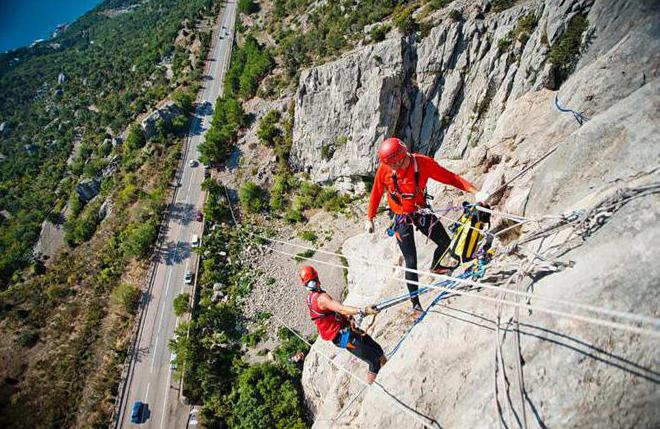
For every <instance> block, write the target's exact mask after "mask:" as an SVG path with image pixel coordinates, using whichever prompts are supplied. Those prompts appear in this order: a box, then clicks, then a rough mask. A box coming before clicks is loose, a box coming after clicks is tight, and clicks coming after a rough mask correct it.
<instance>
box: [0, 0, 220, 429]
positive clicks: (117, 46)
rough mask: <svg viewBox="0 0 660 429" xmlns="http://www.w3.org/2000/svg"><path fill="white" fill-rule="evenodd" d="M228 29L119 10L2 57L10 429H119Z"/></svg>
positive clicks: (1, 228)
mask: <svg viewBox="0 0 660 429" xmlns="http://www.w3.org/2000/svg"><path fill="white" fill-rule="evenodd" d="M216 16H217V4H216V2H213V1H205V0H204V1H193V2H182V1H165V2H158V4H156V3H155V2H136V1H131V0H127V1H123V0H111V1H106V2H103V3H101V4H100V5H99V6H98V7H96V8H95V9H93V10H92V11H90V12H89V13H87V14H85V15H84V16H83V17H81V18H80V19H78V20H77V21H76V22H74V23H72V24H71V25H70V26H69V27H68V28H67V29H66V30H65V31H63V32H61V33H60V34H59V35H58V36H57V37H55V38H53V39H50V40H48V41H45V42H42V43H40V44H37V45H35V46H33V47H30V48H21V49H17V50H14V51H11V52H9V53H7V54H4V55H2V56H0V93H2V94H3V95H2V97H0V123H1V124H2V125H1V128H2V129H1V131H0V144H1V146H2V148H1V149H0V152H2V161H0V189H2V191H1V192H0V207H1V209H2V221H1V222H0V250H1V255H0V284H1V286H0V332H1V336H0V374H2V379H1V381H0V425H2V427H7V428H18V427H31V428H36V427H102V426H107V425H108V424H109V422H110V419H111V417H112V413H113V410H114V406H115V399H116V395H117V386H118V385H119V382H120V375H121V372H122V365H123V364H124V361H125V359H126V353H127V350H128V346H129V343H130V339H131V333H132V332H133V324H134V322H135V320H136V319H135V313H136V310H137V308H138V303H139V300H140V297H141V295H140V293H141V292H140V289H141V288H142V286H143V284H144V281H145V279H146V278H147V273H148V269H149V262H150V258H151V257H152V255H153V254H154V253H153V251H152V247H153V245H154V242H155V240H156V238H157V236H158V232H159V224H160V222H161V220H162V219H163V217H164V213H165V208H166V207H167V204H168V202H169V199H170V196H171V192H172V190H171V186H170V184H171V183H172V180H173V179H174V177H175V174H176V172H177V170H178V168H179V165H178V164H179V163H180V162H179V159H180V154H181V149H182V143H183V141H184V139H183V137H184V136H185V132H186V130H187V128H188V124H189V122H190V111H191V109H192V103H193V100H194V97H195V95H196V92H197V89H198V87H199V85H200V83H201V77H202V71H203V68H204V58H205V57H206V53H207V52H208V49H209V42H210V29H211V26H212V23H213V20H214V19H215V17H216ZM165 107H167V108H168V109H169V110H168V112H169V115H166V114H165V113H163V109H164V108H165ZM154 115H155V116H154ZM149 118H152V119H151V121H149ZM145 119H146V122H143V120H145ZM156 119H158V120H157V121H156ZM148 125H151V128H149V126H148ZM40 236H41V238H42V240H41V241H40V245H37V246H36V248H35V245H36V244H37V241H38V238H39V237H40ZM51 239H52V240H51ZM49 241H51V242H52V244H53V245H52V246H49V245H48V243H47V242H49ZM44 243H46V244H44ZM44 249H48V250H47V251H44Z"/></svg>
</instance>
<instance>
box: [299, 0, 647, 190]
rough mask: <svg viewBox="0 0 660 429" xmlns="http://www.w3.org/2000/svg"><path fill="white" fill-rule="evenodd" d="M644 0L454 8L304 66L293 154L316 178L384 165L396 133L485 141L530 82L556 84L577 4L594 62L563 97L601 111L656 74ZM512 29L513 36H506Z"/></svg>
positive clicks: (461, 151)
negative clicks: (556, 57)
mask: <svg viewBox="0 0 660 429" xmlns="http://www.w3.org/2000/svg"><path fill="white" fill-rule="evenodd" d="M642 3H643V2H638V1H629V2H616V1H598V2H595V3H594V1H592V0H582V1H577V0H574V1H565V2H560V3H559V4H557V2H554V1H550V0H546V1H541V0H537V1H527V2H522V3H520V4H518V5H516V6H515V7H513V8H510V9H508V10H506V11H504V12H501V13H499V14H493V13H490V14H486V15H485V16H484V15H483V14H476V17H475V18H472V19H468V20H465V21H462V20H459V21H453V20H451V19H448V18H447V16H446V15H447V13H448V11H447V10H445V11H443V12H441V13H440V15H439V17H438V19H437V20H440V19H441V21H440V23H439V24H438V25H437V26H436V27H434V28H433V29H432V30H431V31H430V33H429V35H428V36H427V37H425V38H424V39H422V40H420V41H416V39H415V38H412V37H411V38H394V39H388V40H385V41H383V42H381V43H379V44H375V45H369V46H366V47H362V48H359V49H356V50H355V51H354V52H352V53H350V54H348V55H346V56H344V57H342V58H341V59H339V60H337V61H335V62H332V63H328V64H325V65H322V66H319V67H315V68H312V69H310V70H305V71H303V72H302V74H301V78H300V82H299V88H298V93H297V98H296V120H295V125H294V145H293V148H292V157H291V159H292V165H293V167H294V168H296V169H298V170H301V171H308V172H309V173H310V177H311V178H312V180H316V181H318V182H330V181H335V180H338V179H339V180H340V181H345V180H347V179H348V180H351V181H353V182H355V181H357V179H359V176H363V175H372V174H373V173H374V172H375V169H376V166H377V162H376V161H377V160H376V157H375V155H374V154H375V148H376V146H377V144H378V142H379V141H381V139H382V138H383V137H386V136H391V135H398V136H400V137H403V138H404V139H405V140H406V143H408V144H409V145H410V146H412V148H413V149H414V150H415V151H418V152H423V153H427V154H431V155H436V156H437V157H443V158H461V157H463V158H467V157H469V156H470V152H473V151H480V150H483V144H482V142H485V141H488V140H491V139H492V138H493V137H494V135H493V134H494V132H495V130H496V128H497V125H498V120H499V117H500V116H501V115H502V114H503V113H505V111H506V110H507V107H508V106H509V105H510V104H511V103H512V102H514V101H515V100H517V99H519V98H520V97H522V96H523V95H525V94H526V93H528V92H530V91H538V90H541V89H543V88H544V87H547V88H549V89H554V85H555V84H554V83H553V82H554V81H555V67H554V66H553V65H552V64H550V62H549V60H548V55H549V53H550V49H551V47H552V46H553V45H555V44H557V43H559V40H560V38H561V37H562V35H563V34H564V31H565V30H566V27H567V25H568V23H569V22H570V20H571V18H573V17H574V16H575V15H577V14H582V15H585V16H587V18H588V19H589V23H590V26H589V28H590V29H589V30H588V32H587V35H588V36H589V37H588V39H589V42H588V45H589V49H588V50H586V52H584V54H583V56H582V59H581V60H580V62H579V63H578V67H577V68H578V69H584V68H588V69H589V71H588V72H587V71H586V70H585V72H584V73H583V74H582V78H580V80H579V81H578V82H575V80H574V82H575V84H574V85H573V86H572V87H571V88H569V87H567V86H564V87H562V91H561V94H560V100H561V101H562V102H563V103H566V104H568V105H570V106H573V107H574V108H575V107H577V108H580V107H583V108H584V110H586V112H587V113H592V112H596V111H598V109H600V108H601V107H603V106H607V105H609V104H611V103H612V102H613V99H612V97H613V96H614V94H617V95H618V94H619V92H624V93H625V92H626V91H627V93H630V92H631V91H632V90H634V89H635V88H637V87H639V85H641V84H642V81H648V80H650V79H652V77H653V76H655V75H656V74H657V64H656V62H657V54H655V52H657V50H655V51H654V49H653V47H657V46H658V37H657V32H658V30H657V26H656V25H655V23H652V22H650V21H649V16H657V11H656V10H655V9H653V7H652V6H650V5H644V4H642ZM471 7H473V2H467V1H463V2H460V1H455V2H453V3H452V8H453V9H458V10H460V9H461V8H463V9H464V10H465V11H468V10H470V9H471ZM484 7H485V5H481V9H484ZM466 13H467V12H466ZM649 14H650V15H649ZM528 15H529V16H534V17H535V21H536V24H535V25H532V30H531V32H528V31H529V30H525V31H523V30H521V28H522V27H521V26H523V23H524V19H525V17H526V16H528ZM437 20H436V21H437ZM641 22H644V23H645V24H643V25H642V24H641ZM633 26H635V27H634V28H633ZM523 27H524V26H523ZM521 33H525V36H524V37H523V36H521ZM504 40H509V41H510V44H509V45H507V46H506V47H502V46H504V45H503V44H502V42H501V41H504ZM640 50H641V52H642V53H640ZM632 52H635V54H634V55H633V54H632ZM594 76H600V77H599V78H597V79H594V78H593V77H594ZM615 76H618V77H615ZM608 86H609V87H611V86H616V87H617V91H614V92H610V91H607V88H608ZM564 88H565V89H564ZM624 88H626V90H625V91H624ZM601 89H602V90H601ZM587 101H588V102H587ZM549 106H551V101H549ZM440 148H441V149H440Z"/></svg>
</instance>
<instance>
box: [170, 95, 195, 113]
mask: <svg viewBox="0 0 660 429" xmlns="http://www.w3.org/2000/svg"><path fill="white" fill-rule="evenodd" d="M172 100H174V102H175V103H176V104H177V106H179V107H180V108H181V110H183V111H184V112H185V113H191V112H192V111H193V102H194V101H195V97H194V95H193V94H191V93H190V92H187V91H181V90H179V91H176V92H175V93H174V94H173V95H172Z"/></svg>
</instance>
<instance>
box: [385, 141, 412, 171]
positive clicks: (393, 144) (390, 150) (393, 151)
mask: <svg viewBox="0 0 660 429" xmlns="http://www.w3.org/2000/svg"><path fill="white" fill-rule="evenodd" d="M407 155H408V148H407V147H406V145H405V143H403V142H402V141H401V140H399V139H398V138H396V137H390V138H389V139H385V140H383V142H382V143H381V144H380V147H379V148H378V158H379V159H380V161H381V162H382V163H384V164H387V165H392V164H396V163H397V162H399V161H401V160H402V159H403V158H405V157H406V156H407Z"/></svg>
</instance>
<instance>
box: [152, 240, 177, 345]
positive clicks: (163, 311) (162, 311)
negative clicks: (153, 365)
mask: <svg viewBox="0 0 660 429" xmlns="http://www.w3.org/2000/svg"><path fill="white" fill-rule="evenodd" d="M176 241H177V245H176V246H175V247H174V256H176V252H177V250H176V249H177V247H179V244H178V242H179V239H178V237H177V240H176ZM173 268H174V265H172V266H170V272H169V273H168V274H167V281H166V283H167V288H166V289H165V302H167V292H168V291H169V290H170V280H172V270H173ZM165 307H166V305H163V308H161V309H160V319H159V321H158V333H159V334H160V327H161V325H162V324H163V314H165ZM154 352H155V350H154Z"/></svg>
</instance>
